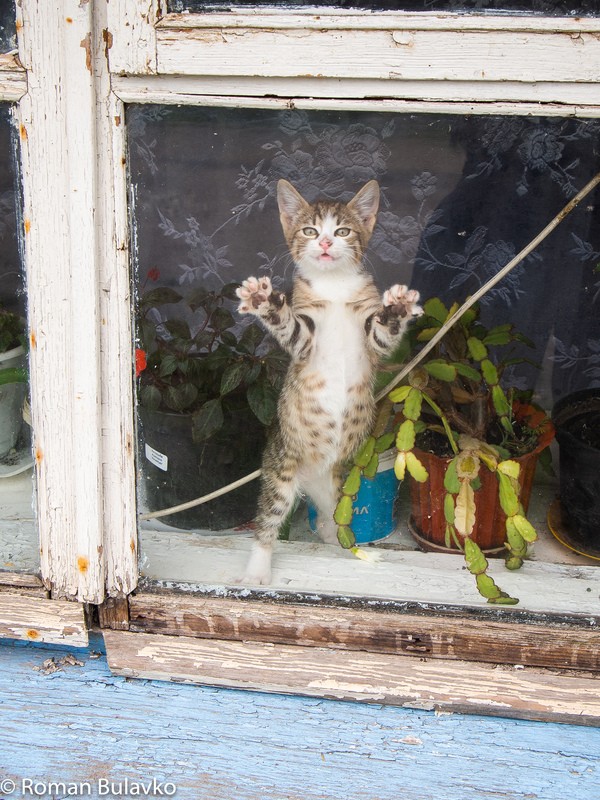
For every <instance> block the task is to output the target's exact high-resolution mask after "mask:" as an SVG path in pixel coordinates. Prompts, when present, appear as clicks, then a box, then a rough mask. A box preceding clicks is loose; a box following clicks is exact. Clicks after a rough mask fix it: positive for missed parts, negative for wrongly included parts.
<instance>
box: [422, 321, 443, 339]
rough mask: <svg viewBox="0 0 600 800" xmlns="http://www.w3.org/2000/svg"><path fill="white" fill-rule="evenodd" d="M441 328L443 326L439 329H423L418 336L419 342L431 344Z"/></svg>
mask: <svg viewBox="0 0 600 800" xmlns="http://www.w3.org/2000/svg"><path fill="white" fill-rule="evenodd" d="M440 327H441V326H440V325H438V327H437V328H423V330H422V331H419V333H418V334H417V341H418V342H429V341H430V340H431V339H433V337H434V336H435V335H436V333H437V332H438V331H439V329H440Z"/></svg>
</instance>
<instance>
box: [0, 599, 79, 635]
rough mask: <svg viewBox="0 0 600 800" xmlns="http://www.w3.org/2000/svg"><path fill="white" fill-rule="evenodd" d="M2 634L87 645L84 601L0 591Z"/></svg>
mask: <svg viewBox="0 0 600 800" xmlns="http://www.w3.org/2000/svg"><path fill="white" fill-rule="evenodd" d="M0 637H2V638H8V639H23V640H25V641H30V642H47V643H50V644H62V645H69V646H70V647H87V645H88V633H87V627H86V624H85V618H84V607H83V605H82V604H81V603H72V602H69V601H66V600H45V599H41V598H37V597H26V596H23V595H20V594H9V593H0Z"/></svg>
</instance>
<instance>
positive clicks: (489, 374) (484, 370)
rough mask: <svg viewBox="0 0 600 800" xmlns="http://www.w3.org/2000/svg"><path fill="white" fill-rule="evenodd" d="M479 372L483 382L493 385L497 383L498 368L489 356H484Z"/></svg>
mask: <svg viewBox="0 0 600 800" xmlns="http://www.w3.org/2000/svg"><path fill="white" fill-rule="evenodd" d="M481 374H482V375H483V379H484V380H485V382H486V383H488V384H489V385H490V386H495V385H496V384H497V383H498V370H497V369H496V367H495V366H494V364H492V362H491V361H490V360H489V358H484V359H483V361H482V362H481Z"/></svg>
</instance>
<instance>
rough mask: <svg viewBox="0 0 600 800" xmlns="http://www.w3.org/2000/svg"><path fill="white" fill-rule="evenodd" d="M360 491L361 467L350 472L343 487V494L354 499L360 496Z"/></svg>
mask: <svg viewBox="0 0 600 800" xmlns="http://www.w3.org/2000/svg"><path fill="white" fill-rule="evenodd" d="M359 489H360V467H352V469H351V470H350V472H349V474H348V477H347V478H346V480H345V482H344V485H343V486H342V492H343V494H347V495H350V496H351V497H354V495H356V494H358V490H359Z"/></svg>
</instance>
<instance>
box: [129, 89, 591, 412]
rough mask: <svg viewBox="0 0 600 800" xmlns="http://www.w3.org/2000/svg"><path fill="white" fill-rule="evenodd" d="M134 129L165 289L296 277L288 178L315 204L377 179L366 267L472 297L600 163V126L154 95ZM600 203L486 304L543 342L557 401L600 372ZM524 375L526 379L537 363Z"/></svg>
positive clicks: (150, 254) (139, 176) (140, 192)
mask: <svg viewBox="0 0 600 800" xmlns="http://www.w3.org/2000/svg"><path fill="white" fill-rule="evenodd" d="M127 124H128V136H129V148H130V171H131V176H132V180H133V190H132V201H133V207H134V229H135V231H136V234H137V241H138V243H139V252H138V259H139V270H140V274H141V275H145V274H146V273H147V271H148V270H149V269H151V268H152V267H154V266H157V267H159V268H160V274H161V276H162V278H161V279H162V280H164V281H165V282H166V283H167V284H168V283H171V284H172V285H177V284H179V285H184V284H188V285H190V286H196V285H197V286H205V287H207V288H218V287H219V286H222V285H223V284H225V283H228V282H230V281H232V280H241V279H243V278H244V277H246V276H247V275H248V274H260V273H266V274H268V275H269V276H270V277H271V278H272V280H273V282H274V283H275V285H277V286H283V287H285V286H289V284H290V281H291V271H292V264H291V260H290V257H289V254H288V253H287V248H286V246H285V244H284V242H283V237H282V234H281V231H280V227H279V223H278V220H277V205H276V201H275V191H276V185H277V181H278V180H279V179H280V178H285V179H287V180H289V181H291V182H292V183H293V184H294V186H296V187H297V188H298V190H299V191H300V192H301V193H302V194H303V196H304V197H306V199H307V200H309V201H313V200H315V199H317V198H318V197H326V198H330V199H335V200H341V201H347V200H349V199H350V198H351V197H352V196H353V195H354V193H355V192H356V191H357V189H359V188H360V187H361V186H362V185H363V184H364V183H365V182H366V181H368V180H371V179H376V180H377V181H378V182H379V184H380V186H381V206H380V212H379V216H378V221H377V225H376V227H375V230H374V232H373V236H372V239H371V243H370V245H369V249H368V252H367V262H368V266H369V269H370V270H371V271H372V272H373V274H374V275H375V277H376V280H377V282H378V284H379V285H380V286H381V287H382V288H384V286H385V285H389V284H390V283H397V282H400V283H411V285H413V286H414V287H415V288H418V289H419V290H420V291H421V293H422V295H424V296H425V297H427V296H433V295H439V296H441V297H442V299H444V300H445V301H450V302H452V301H454V300H463V299H464V298H465V297H466V296H467V295H468V294H471V293H472V292H473V291H474V290H475V289H477V288H479V287H480V286H481V285H482V284H483V283H484V282H485V281H487V280H488V279H489V278H490V277H492V276H493V275H495V274H496V273H497V272H498V270H499V269H501V268H502V267H503V266H505V264H506V263H507V262H508V261H510V259H512V258H513V257H514V256H515V255H516V254H517V253H518V252H519V251H520V250H521V249H522V248H523V247H524V246H525V245H526V244H528V242H529V241H530V240H531V239H532V238H533V236H534V235H536V234H537V233H538V232H539V230H541V229H542V228H543V227H544V225H545V224H546V223H547V222H549V221H550V219H551V218H552V217H553V216H554V215H555V214H556V213H557V212H558V211H559V210H560V209H561V207H562V206H563V205H564V204H565V203H566V202H567V201H568V200H569V199H570V198H571V197H573V195H574V194H575V193H576V192H577V191H579V189H581V188H582V186H583V185H584V184H585V183H586V182H587V181H588V180H589V179H590V178H591V177H592V176H593V175H594V174H595V172H596V171H597V169H598V160H599V159H598V153H597V142H598V137H599V134H600V123H599V122H598V121H596V120H573V119H557V118H548V119H543V118H531V117H493V116H489V117H487V116H486V117H458V116H445V117H437V116H433V115H418V116H410V115H394V114H390V113H380V114H378V113H366V112H348V113H344V112H307V111H301V110H296V109H288V110H285V111H280V112H273V111H257V110H252V111H250V110H239V109H215V108H212V109H198V108H197V109H190V108H187V109H177V110H176V109H172V108H166V107H154V106H146V105H145V106H132V107H130V108H129V111H128V117H127ZM595 198H596V199H595ZM597 198H598V193H597V192H596V194H595V196H592V197H591V198H588V200H587V202H586V203H585V204H583V206H582V207H580V208H578V209H577V210H576V211H575V212H573V214H572V215H571V216H570V217H569V219H568V221H566V222H565V223H563V224H562V225H561V226H560V227H559V229H558V230H557V231H556V232H555V233H553V234H552V236H551V237H550V238H549V239H548V240H546V242H544V243H543V244H542V245H541V246H540V247H539V248H538V249H537V250H536V251H534V252H533V253H532V254H531V255H530V256H528V258H527V259H525V261H524V262H522V264H521V265H520V266H519V267H517V268H516V269H515V270H513V272H511V273H510V274H509V275H508V276H507V277H506V278H505V279H504V280H503V281H502V282H500V283H499V284H498V285H497V286H496V287H494V288H493V289H492V290H491V291H490V292H489V294H487V295H486V297H485V298H484V300H483V303H484V306H485V313H486V314H487V315H488V316H489V317H490V318H491V319H497V320H498V321H505V320H509V321H513V322H515V323H516V324H517V326H518V327H519V329H521V330H524V332H525V333H526V334H527V335H528V336H529V337H530V338H531V339H532V340H533V341H534V342H535V344H536V345H537V347H538V352H537V354H536V355H537V357H538V358H540V359H541V356H542V355H543V354H544V352H546V354H547V356H548V358H547V361H546V363H547V366H548V367H550V368H551V372H552V377H551V384H552V394H553V395H556V396H559V395H561V394H563V393H564V392H565V391H568V390H571V389H575V388H583V387H585V386H588V385H592V384H594V383H598V382H600V322H599V321H598V320H599V317H600V315H599V314H598V301H599V298H600V280H599V279H598V276H597V272H596V270H597V265H598V264H599V263H600V233H599V228H600V226H599V225H598V209H597V207H596V205H595V203H597ZM528 355H529V354H528ZM519 369H521V370H524V373H523V374H524V377H523V381H525V379H527V380H530V373H531V372H532V368H531V369H530V368H529V367H527V366H525V367H519ZM518 379H519V378H518V376H517V380H518ZM550 399H552V398H550Z"/></svg>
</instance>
